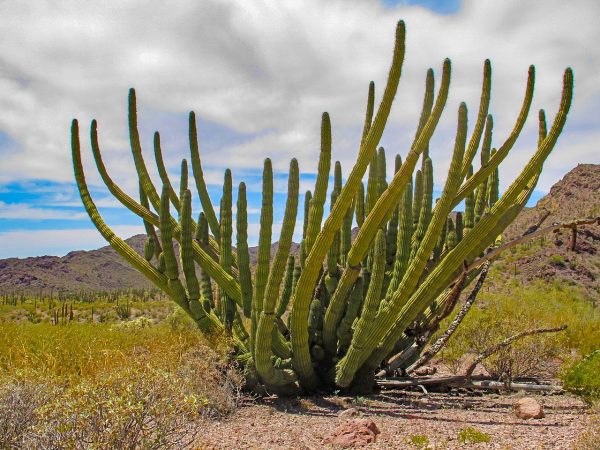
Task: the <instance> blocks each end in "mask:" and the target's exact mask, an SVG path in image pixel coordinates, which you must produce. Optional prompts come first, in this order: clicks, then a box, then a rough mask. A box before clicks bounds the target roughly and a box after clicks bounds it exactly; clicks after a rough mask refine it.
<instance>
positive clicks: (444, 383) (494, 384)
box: [377, 376, 562, 392]
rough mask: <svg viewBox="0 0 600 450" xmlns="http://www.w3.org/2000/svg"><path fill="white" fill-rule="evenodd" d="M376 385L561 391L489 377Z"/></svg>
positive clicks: (550, 386)
mask: <svg viewBox="0 0 600 450" xmlns="http://www.w3.org/2000/svg"><path fill="white" fill-rule="evenodd" d="M377 385H378V386H380V387H382V388H384V389H385V388H390V389H402V388H408V387H417V386H430V387H431V386H439V387H450V388H463V389H478V390H496V391H498V390H506V389H508V390H513V391H553V392H561V391H562V386H560V385H554V384H542V383H527V382H516V383H510V384H508V385H507V384H506V383H504V382H502V381H497V380H495V379H493V378H491V377H473V378H472V379H469V378H467V377H465V376H449V377H435V378H432V377H415V378H392V379H382V380H378V381H377Z"/></svg>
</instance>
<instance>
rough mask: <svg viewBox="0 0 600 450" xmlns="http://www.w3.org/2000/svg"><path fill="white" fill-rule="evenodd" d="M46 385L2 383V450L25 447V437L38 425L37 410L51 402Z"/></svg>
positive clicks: (0, 394)
mask: <svg viewBox="0 0 600 450" xmlns="http://www.w3.org/2000/svg"><path fill="white" fill-rule="evenodd" d="M49 398H50V397H49V390H48V386H47V385H46V384H44V383H27V382H10V381H8V382H3V383H0V448H3V449H13V448H14V449H17V448H23V447H24V445H25V441H24V440H25V435H26V433H27V432H28V431H29V429H30V428H31V427H32V426H34V425H35V424H36V423H37V420H38V417H37V411H36V410H37V408H38V407H39V406H40V405H42V404H44V403H46V402H47V401H48V400H49Z"/></svg>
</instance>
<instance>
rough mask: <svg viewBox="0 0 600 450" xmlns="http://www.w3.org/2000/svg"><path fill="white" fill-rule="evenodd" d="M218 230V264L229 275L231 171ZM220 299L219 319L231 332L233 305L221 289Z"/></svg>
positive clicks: (224, 181)
mask: <svg viewBox="0 0 600 450" xmlns="http://www.w3.org/2000/svg"><path fill="white" fill-rule="evenodd" d="M219 216H220V219H221V220H220V223H219V226H220V229H219V235H220V237H221V240H220V252H219V258H220V260H219V262H220V264H221V267H222V268H223V270H224V271H225V272H226V273H231V264H232V260H233V258H232V254H231V249H232V247H231V244H232V240H231V239H232V234H233V222H232V180H231V171H230V170H229V169H227V170H225V177H224V180H223V197H221V210H220V214H219ZM220 297H221V318H222V320H223V323H224V325H225V329H226V330H228V331H231V329H232V327H233V319H234V316H235V311H236V309H235V303H234V302H233V300H231V298H229V295H228V294H227V292H226V291H225V290H223V289H221V290H220Z"/></svg>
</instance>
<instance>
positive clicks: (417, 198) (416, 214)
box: [412, 170, 423, 228]
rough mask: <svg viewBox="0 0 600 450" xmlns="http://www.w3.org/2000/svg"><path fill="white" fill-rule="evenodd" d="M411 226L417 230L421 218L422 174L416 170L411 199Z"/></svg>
mask: <svg viewBox="0 0 600 450" xmlns="http://www.w3.org/2000/svg"><path fill="white" fill-rule="evenodd" d="M412 204H413V225H414V227H415V228H417V225H418V223H419V218H420V217H421V205H422V204H423V172H421V170H417V173H416V175H415V190H414V199H413V202H412Z"/></svg>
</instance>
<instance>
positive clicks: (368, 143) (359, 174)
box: [290, 21, 405, 390]
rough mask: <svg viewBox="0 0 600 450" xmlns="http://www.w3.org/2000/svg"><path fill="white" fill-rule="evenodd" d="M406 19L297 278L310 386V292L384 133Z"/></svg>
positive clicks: (314, 381)
mask: <svg viewBox="0 0 600 450" xmlns="http://www.w3.org/2000/svg"><path fill="white" fill-rule="evenodd" d="M404 39H405V27H404V22H402V21H400V22H398V26H397V28H396V43H395V45H394V57H393V60H392V67H391V69H390V72H389V76H388V82H387V85H386V88H385V90H384V93H383V97H382V100H381V103H380V105H379V109H378V111H377V115H376V116H375V119H374V120H373V123H372V125H371V127H370V128H369V132H368V133H367V136H366V137H365V139H364V141H363V142H362V144H361V146H360V150H359V153H358V157H357V161H356V164H355V165H354V167H353V168H352V170H351V171H350V174H349V176H348V178H347V180H346V184H345V185H344V187H343V188H342V192H341V193H340V196H339V197H338V200H337V202H336V204H335V208H334V210H333V211H332V212H331V214H330V215H329V217H328V218H327V219H326V220H325V224H324V226H323V228H322V230H321V232H320V233H319V235H318V236H317V239H316V241H315V244H314V249H313V250H312V251H311V252H310V254H309V255H308V258H307V260H306V264H305V267H304V269H303V271H302V275H301V276H300V280H299V281H298V286H297V288H296V292H295V295H294V300H293V302H294V308H293V309H292V316H291V319H290V326H291V328H290V332H291V336H292V353H293V356H292V363H293V365H294V369H295V370H296V372H297V373H298V377H299V379H300V381H301V383H302V385H303V386H304V387H305V388H306V389H308V390H311V389H315V388H316V387H317V386H318V377H317V375H316V372H315V370H314V367H313V366H312V363H311V358H310V350H309V347H308V327H307V324H306V317H307V315H308V310H309V308H310V302H311V296H312V293H313V291H314V288H315V284H316V282H317V278H318V277H319V272H320V267H319V266H320V264H321V262H322V261H323V259H324V257H325V255H326V253H327V250H328V248H329V246H330V245H331V242H332V241H333V238H334V235H335V232H336V231H337V230H338V229H339V228H340V227H341V225H342V222H343V220H344V215H345V213H346V211H347V209H348V207H349V206H350V204H351V203H352V199H353V198H354V196H355V195H356V190H357V189H358V185H359V183H360V182H361V180H362V179H363V176H364V174H365V171H366V169H367V165H368V164H369V161H370V160H371V159H372V157H373V153H374V152H375V149H376V147H377V145H378V144H379V140H380V139H381V136H382V134H383V130H384V128H385V123H386V122H387V118H388V116H389V113H390V110H391V105H392V102H393V99H394V97H395V95H396V90H397V88H398V82H399V80H400V75H401V69H402V63H403V61H404V50H405V46H404Z"/></svg>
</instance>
